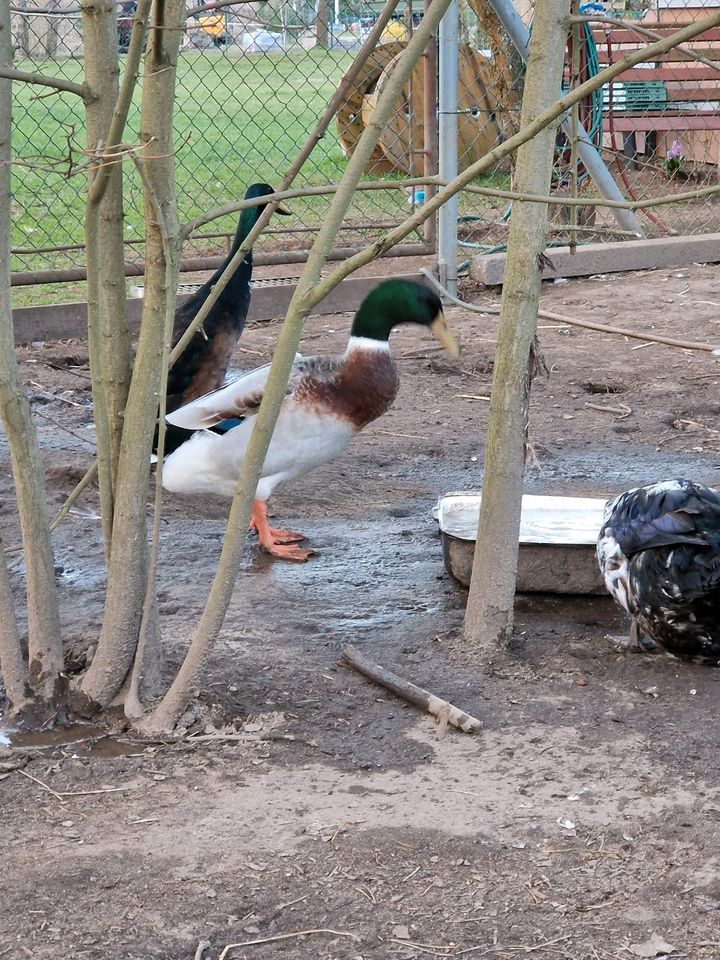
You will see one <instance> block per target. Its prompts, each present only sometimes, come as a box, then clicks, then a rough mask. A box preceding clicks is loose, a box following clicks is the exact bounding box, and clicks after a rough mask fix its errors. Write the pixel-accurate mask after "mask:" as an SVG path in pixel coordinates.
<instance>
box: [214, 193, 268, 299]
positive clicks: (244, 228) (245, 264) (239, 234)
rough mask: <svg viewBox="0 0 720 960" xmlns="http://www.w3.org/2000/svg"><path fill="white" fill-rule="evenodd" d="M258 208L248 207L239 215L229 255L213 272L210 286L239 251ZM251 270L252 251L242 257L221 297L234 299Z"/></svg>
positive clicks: (245, 283)
mask: <svg viewBox="0 0 720 960" xmlns="http://www.w3.org/2000/svg"><path fill="white" fill-rule="evenodd" d="M260 209H261V208H260V207H248V208H247V209H246V210H243V211H242V213H241V214H240V220H239V221H238V225H237V230H236V231H235V236H234V237H233V242H232V246H231V247H230V253H229V254H228V255H227V257H226V258H225V260H224V261H223V264H222V266H221V267H219V268H218V270H217V271H216V272H215V274H214V276H213V277H212V278H211V280H210V281H209V283H210V285H211V286H213V285H214V284H216V283H217V281H218V280H219V279H220V277H221V276H222V274H223V271H224V270H225V268H226V267H227V265H228V264H229V263H230V261H231V260H232V258H233V257H234V256H235V254H236V253H237V252H238V250H239V249H240V247H241V245H242V243H243V241H244V240H245V238H246V237H247V235H248V234H249V233H250V231H251V230H252V228H253V227H254V226H255V224H256V222H257V218H258V216H259V215H260ZM252 268H253V253H252V249H250V250H248V252H247V253H246V254H245V256H244V257H243V259H242V261H241V262H240V263H239V264H238V267H237V269H236V270H235V272H234V273H233V275H232V277H230V280H229V281H228V284H227V286H226V287H225V289H224V290H223V292H222V294H221V297H222V296H229V297H231V298H234V297H235V296H236V294H237V291H238V290H239V289H244V288H245V287H246V286H247V284H248V283H249V281H250V277H251V275H252Z"/></svg>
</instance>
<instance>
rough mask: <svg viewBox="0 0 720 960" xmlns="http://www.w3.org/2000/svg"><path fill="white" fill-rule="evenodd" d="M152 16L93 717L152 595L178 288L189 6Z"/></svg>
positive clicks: (88, 683) (90, 678)
mask: <svg viewBox="0 0 720 960" xmlns="http://www.w3.org/2000/svg"><path fill="white" fill-rule="evenodd" d="M154 11H155V12H154V16H155V21H154V23H153V25H152V27H151V29H150V32H149V40H148V49H147V53H146V56H145V75H144V79H143V99H142V107H141V115H140V139H141V142H142V143H143V145H144V148H143V151H142V156H143V158H144V159H143V161H142V163H143V167H144V178H143V184H144V197H145V217H146V258H145V259H146V274H145V297H144V303H143V316H142V324H141V328H140V338H139V341H138V348H137V354H136V358H135V367H134V370H133V375H132V380H131V383H130V392H129V395H128V402H127V407H126V410H125V417H124V428H123V433H122V441H121V449H120V461H119V465H118V473H117V483H116V485H115V515H114V522H113V543H112V549H111V552H110V561H109V566H108V591H107V597H106V601H105V615H104V617H103V626H102V631H101V634H100V639H99V642H98V648H97V652H96V654H95V657H94V658H93V662H92V663H91V664H90V667H89V668H88V670H87V672H86V674H85V676H84V677H83V679H82V682H81V684H80V694H81V699H84V700H85V703H84V705H83V708H84V709H86V710H89V711H92V710H95V709H97V708H98V707H103V706H106V705H107V704H108V703H109V702H110V701H111V700H112V698H113V697H114V695H115V694H116V693H117V691H118V690H119V689H120V687H121V686H122V684H123V682H124V681H125V678H126V676H127V674H128V670H129V669H130V667H131V664H132V661H133V657H134V655H135V652H136V648H137V643H138V635H139V629H140V623H141V617H142V611H143V603H144V598H145V594H146V590H147V589H148V585H147V583H146V580H147V576H146V574H147V562H148V558H147V521H146V510H147V498H148V491H149V479H150V453H151V447H152V439H153V434H154V430H155V421H156V417H157V410H158V402H159V399H160V393H161V391H162V389H163V385H162V370H163V360H164V356H165V351H166V348H167V343H168V342H169V327H170V321H171V318H172V313H173V309H174V303H175V299H174V298H175V288H176V286H177V263H178V258H179V226H178V222H177V212H176V206H175V173H174V150H173V137H172V125H173V107H174V100H175V72H176V67H177V57H178V50H179V46H180V38H181V26H182V23H183V20H184V15H185V4H184V0H165V2H164V3H159V4H157V5H156V6H155V8H154ZM165 366H167V364H165Z"/></svg>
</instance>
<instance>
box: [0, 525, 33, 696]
mask: <svg viewBox="0 0 720 960" xmlns="http://www.w3.org/2000/svg"><path fill="white" fill-rule="evenodd" d="M0 676H2V680H3V683H4V684H5V695H6V696H7V699H8V700H9V702H10V705H11V709H12V712H13V713H17V712H18V711H20V710H22V709H23V708H24V707H26V706H28V705H29V704H30V703H31V701H32V690H31V689H30V676H29V674H28V669H27V665H26V663H25V659H24V657H23V654H22V647H21V645H20V631H19V630H18V625H17V618H16V616H15V604H14V601H13V595H12V590H11V589H10V576H9V574H8V568H7V560H6V559H5V548H4V546H3V539H2V536H0Z"/></svg>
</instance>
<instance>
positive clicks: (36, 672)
mask: <svg viewBox="0 0 720 960" xmlns="http://www.w3.org/2000/svg"><path fill="white" fill-rule="evenodd" d="M11 64H12V36H11V31H10V10H9V6H8V4H6V3H3V4H0V66H1V67H5V68H6V69H7V68H8V67H9V66H10V65H11ZM11 98H12V84H11V81H10V80H0V420H2V424H3V427H4V429H5V433H6V435H7V439H8V444H9V446H10V459H11V461H12V471H13V479H14V481H15V490H16V493H17V509H18V514H19V517H20V527H21V530H22V541H23V549H24V554H25V580H26V584H27V615H28V659H29V666H30V679H31V682H32V685H33V687H34V689H35V692H36V694H37V695H38V697H39V698H40V699H42V700H44V701H46V702H47V703H52V702H53V701H55V699H56V697H57V696H58V694H59V691H60V686H61V685H60V673H61V671H62V667H63V654H62V643H61V639H60V614H59V610H58V599H57V589H56V586H55V568H54V563H53V553H52V544H51V542H50V527H49V518H48V514H47V508H46V505H45V471H44V467H43V463H42V458H41V456H40V448H39V446H38V439H37V432H36V430H35V423H34V421H33V418H32V414H31V412H30V404H29V403H28V400H27V397H26V395H25V391H24V390H23V387H22V383H21V380H20V372H19V370H18V365H17V360H16V357H15V339H14V336H13V326H12V312H11V305H10V222H11V203H10V161H11V148H10V131H11V121H12V115H11ZM4 563H5V560H4V557H3V561H2V564H3V572H2V573H0V576H4V577H5V578H6V573H7V571H6V568H4ZM2 590H3V587H2V585H0V591H2ZM8 590H9V585H8V584H7V581H6V580H5V586H4V591H5V603H4V605H5V606H6V607H7V605H8V603H9V602H10V598H9V596H8ZM7 615H8V617H10V616H11V613H10V610H9V609H8V610H7ZM5 627H6V630H5V635H4V640H5V641H6V642H5V643H4V644H3V646H4V648H5V649H4V651H3V652H4V654H5V655H4V656H3V664H2V668H3V674H4V673H5V669H6V668H7V669H8V670H9V671H10V672H9V675H8V676H7V677H6V688H7V691H8V695H9V696H10V697H11V698H12V699H13V702H14V703H15V705H17V703H16V702H15V700H14V697H15V696H19V697H20V698H24V697H25V696H26V694H27V682H26V676H25V675H24V664H23V665H22V667H21V663H22V660H21V659H20V661H19V660H18V651H17V647H16V642H17V630H16V629H14V628H13V625H12V621H11V622H9V623H8V624H6V625H5ZM8 654H9V659H8V656H7V655H8ZM8 681H9V682H8Z"/></svg>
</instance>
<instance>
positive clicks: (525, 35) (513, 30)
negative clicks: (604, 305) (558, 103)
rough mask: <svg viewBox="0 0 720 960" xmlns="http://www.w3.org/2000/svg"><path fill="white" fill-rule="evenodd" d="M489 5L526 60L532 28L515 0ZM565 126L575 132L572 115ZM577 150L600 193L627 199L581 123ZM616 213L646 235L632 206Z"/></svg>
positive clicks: (640, 234)
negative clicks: (530, 29) (517, 7)
mask: <svg viewBox="0 0 720 960" xmlns="http://www.w3.org/2000/svg"><path fill="white" fill-rule="evenodd" d="M490 5H491V6H492V8H493V10H494V11H495V13H496V14H497V18H498V20H499V21H500V23H501V24H502V25H503V27H504V29H505V32H506V33H507V35H508V36H509V37H510V40H511V41H512V44H513V46H514V47H515V49H516V50H517V52H518V53H519V54H520V56H521V57H522V58H523V60H524V61H525V63H527V58H528V52H529V50H530V31H529V30H528V28H527V27H526V26H525V24H524V23H523V21H522V19H521V18H520V15H519V14H518V12H517V10H516V9H515V7H514V6H513V4H512V0H490ZM562 125H563V130H564V131H565V133H566V134H567V136H568V137H571V136H572V129H571V128H572V121H571V119H570V118H569V117H566V118H565V119H564V120H563V123H562ZM578 153H579V154H580V159H581V160H582V162H583V166H584V167H585V169H586V170H587V172H588V173H589V174H590V176H591V178H592V180H593V183H594V184H595V186H596V187H597V189H598V192H599V193H600V196H601V197H604V198H605V199H606V200H624V199H625V198H624V197H623V195H622V192H621V191H620V188H619V187H618V185H617V184H616V183H615V181H614V180H613V178H612V175H611V174H610V171H609V170H608V168H607V167H606V166H605V164H604V163H603V161H602V158H601V156H600V154H599V153H598V151H597V150H596V149H595V147H594V145H593V143H592V141H591V140H590V137H589V136H588V134H587V131H586V130H585V128H584V127H583V125H582V124H579V125H578ZM612 212H613V215H614V217H615V220H616V221H617V224H618V226H619V227H620V228H621V229H622V230H629V231H630V232H631V233H634V234H635V235H636V236H638V237H644V236H645V233H644V231H643V229H642V227H641V226H640V221H639V220H638V218H637V217H636V216H635V214H634V213H633V212H632V211H631V210H621V209H619V208H617V207H614V208H612Z"/></svg>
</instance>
